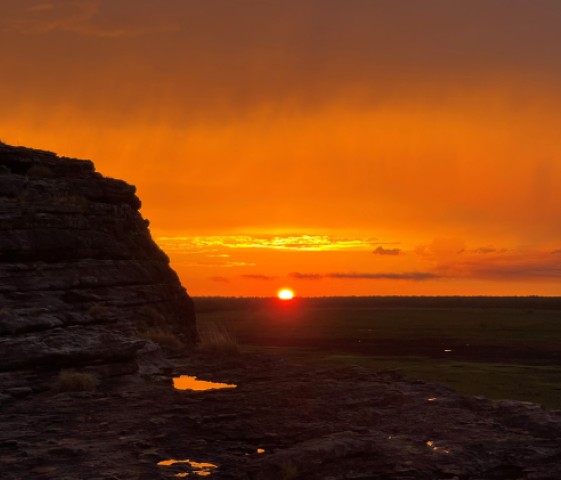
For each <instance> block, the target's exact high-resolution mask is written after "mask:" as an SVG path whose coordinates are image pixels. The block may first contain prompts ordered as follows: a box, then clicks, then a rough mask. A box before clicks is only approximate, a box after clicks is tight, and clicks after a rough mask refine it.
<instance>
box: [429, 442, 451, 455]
mask: <svg viewBox="0 0 561 480" xmlns="http://www.w3.org/2000/svg"><path fill="white" fill-rule="evenodd" d="M426 443H427V446H429V447H430V448H432V449H433V450H434V451H435V452H441V453H450V450H448V449H447V448H442V447H437V446H436V445H435V444H434V442H433V441H432V440H429V441H428V442H426Z"/></svg>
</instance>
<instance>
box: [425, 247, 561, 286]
mask: <svg viewBox="0 0 561 480" xmlns="http://www.w3.org/2000/svg"><path fill="white" fill-rule="evenodd" d="M481 250H482V249H475V250H465V251H464V252H463V253H462V254H461V255H457V256H456V257H455V258H453V257H450V256H448V257H439V256H434V257H433V258H432V259H431V262H432V263H433V264H434V265H433V267H432V269H433V270H434V271H435V272H438V273H439V274H441V275H443V276H446V277H450V278H476V279H485V280H493V281H540V280H541V281H551V280H559V279H561V258H560V257H559V256H557V255H552V254H555V253H561V251H559V252H557V251H553V252H552V251H551V250H548V251H546V250H537V249H536V250H534V249H527V248H512V249H509V250H506V249H491V248H489V249H487V248H485V249H483V251H481Z"/></svg>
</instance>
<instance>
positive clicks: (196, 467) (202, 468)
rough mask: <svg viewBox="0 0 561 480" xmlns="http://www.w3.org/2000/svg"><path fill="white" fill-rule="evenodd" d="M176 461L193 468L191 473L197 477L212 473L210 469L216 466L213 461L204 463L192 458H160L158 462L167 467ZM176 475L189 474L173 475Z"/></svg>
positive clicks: (185, 474) (186, 474)
mask: <svg viewBox="0 0 561 480" xmlns="http://www.w3.org/2000/svg"><path fill="white" fill-rule="evenodd" d="M176 463H186V464H187V465H189V466H190V467H191V468H192V469H193V473H194V474H195V475H198V476H199V477H208V476H209V475H211V474H212V471H213V470H215V469H216V468H218V465H215V464H214V463H206V462H195V461H193V460H189V459H185V460H176V459H173V458H171V459H169V460H162V461H160V462H158V465H159V466H160V467H169V466H171V465H175V464H176ZM175 476H176V477H180V478H184V477H187V476H189V474H188V473H186V472H182V473H178V474H176V475H175Z"/></svg>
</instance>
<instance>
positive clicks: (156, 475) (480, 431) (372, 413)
mask: <svg viewBox="0 0 561 480" xmlns="http://www.w3.org/2000/svg"><path fill="white" fill-rule="evenodd" d="M180 362H181V363H177V364H176V369H177V373H178V374H189V375H196V376H198V377H199V378H201V379H205V380H212V381H216V382H226V383H234V384H236V385H237V388H234V389H224V390H209V391H189V390H183V391H179V390H175V391H174V390H173V387H172V386H171V382H169V383H167V384H166V383H153V382H137V383H135V384H132V383H125V384H124V385H122V384H121V385H120V383H122V381H123V379H124V377H116V378H114V379H106V381H104V382H103V383H101V384H100V386H99V388H98V389H97V390H96V391H94V392H78V393H62V394H56V395H53V394H51V393H48V392H47V391H43V392H39V393H35V394H31V393H29V394H28V395H25V392H24V391H21V390H20V391H18V392H14V393H17V394H18V395H20V398H18V400H17V401H12V402H9V403H7V404H6V405H3V406H2V408H1V409H0V471H1V472H2V475H1V477H2V480H21V479H23V478H33V479H34V480H35V479H38V480H51V479H57V480H77V479H88V480H110V479H120V480H154V479H159V480H164V479H169V480H173V479H177V478H184V477H186V478H188V479H193V478H200V477H201V476H205V477H208V478H209V479H211V480H235V479H238V480H288V479H293V480H296V479H301V480H345V479H347V480H350V479H354V480H359V479H360V480H444V479H448V480H521V479H524V480H559V479H560V478H561V462H560V459H561V441H560V439H561V412H560V411H554V410H544V409H543V408H541V407H540V406H539V405H535V404H531V403H527V402H515V401H508V400H503V401H490V400H486V399H484V398H475V397H467V396H463V395H458V394H456V393H454V392H453V391H452V390H450V389H449V388H447V387H444V386H442V385H435V384H430V383H425V382H421V381H414V380H410V379H406V378H403V377H402V376H401V375H399V374H398V373H396V372H395V371H385V372H384V371H382V372H376V371H372V370H368V369H364V368H360V367H352V366H343V367H334V366H319V367H318V366H311V365H305V366H301V365H294V364H290V363H287V362H284V361H282V360H281V359H277V358H275V357H273V356H269V357H266V356H261V355H260V356H257V355H248V354H245V355H240V356H238V357H230V358H227V359H224V358H222V359H220V358H217V356H216V355H215V354H204V353H194V354H191V355H188V356H185V357H184V358H183V359H182V360H181V361H180ZM30 380H31V379H30ZM108 380H111V381H108ZM45 381H47V382H48V381H49V379H48V378H36V379H34V380H33V381H31V382H30V383H31V384H33V385H35V384H36V383H35V382H45ZM172 459H174V460H180V461H179V462H171V460H172ZM203 465H204V466H206V467H207V468H206V472H205V471H201V468H203V467H202V466H203ZM201 474H204V475H201Z"/></svg>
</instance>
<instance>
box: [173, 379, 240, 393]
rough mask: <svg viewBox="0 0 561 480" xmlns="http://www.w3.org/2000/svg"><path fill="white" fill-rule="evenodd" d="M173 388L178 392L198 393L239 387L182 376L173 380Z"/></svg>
mask: <svg viewBox="0 0 561 480" xmlns="http://www.w3.org/2000/svg"><path fill="white" fill-rule="evenodd" d="M173 386H174V388H175V389H176V390H195V391H197V392H200V391H203V390H219V389H222V388H236V387H237V385H234V384H231V383H216V382H207V381H206V380H197V377H192V376H189V375H181V376H179V377H174V378H173Z"/></svg>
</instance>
